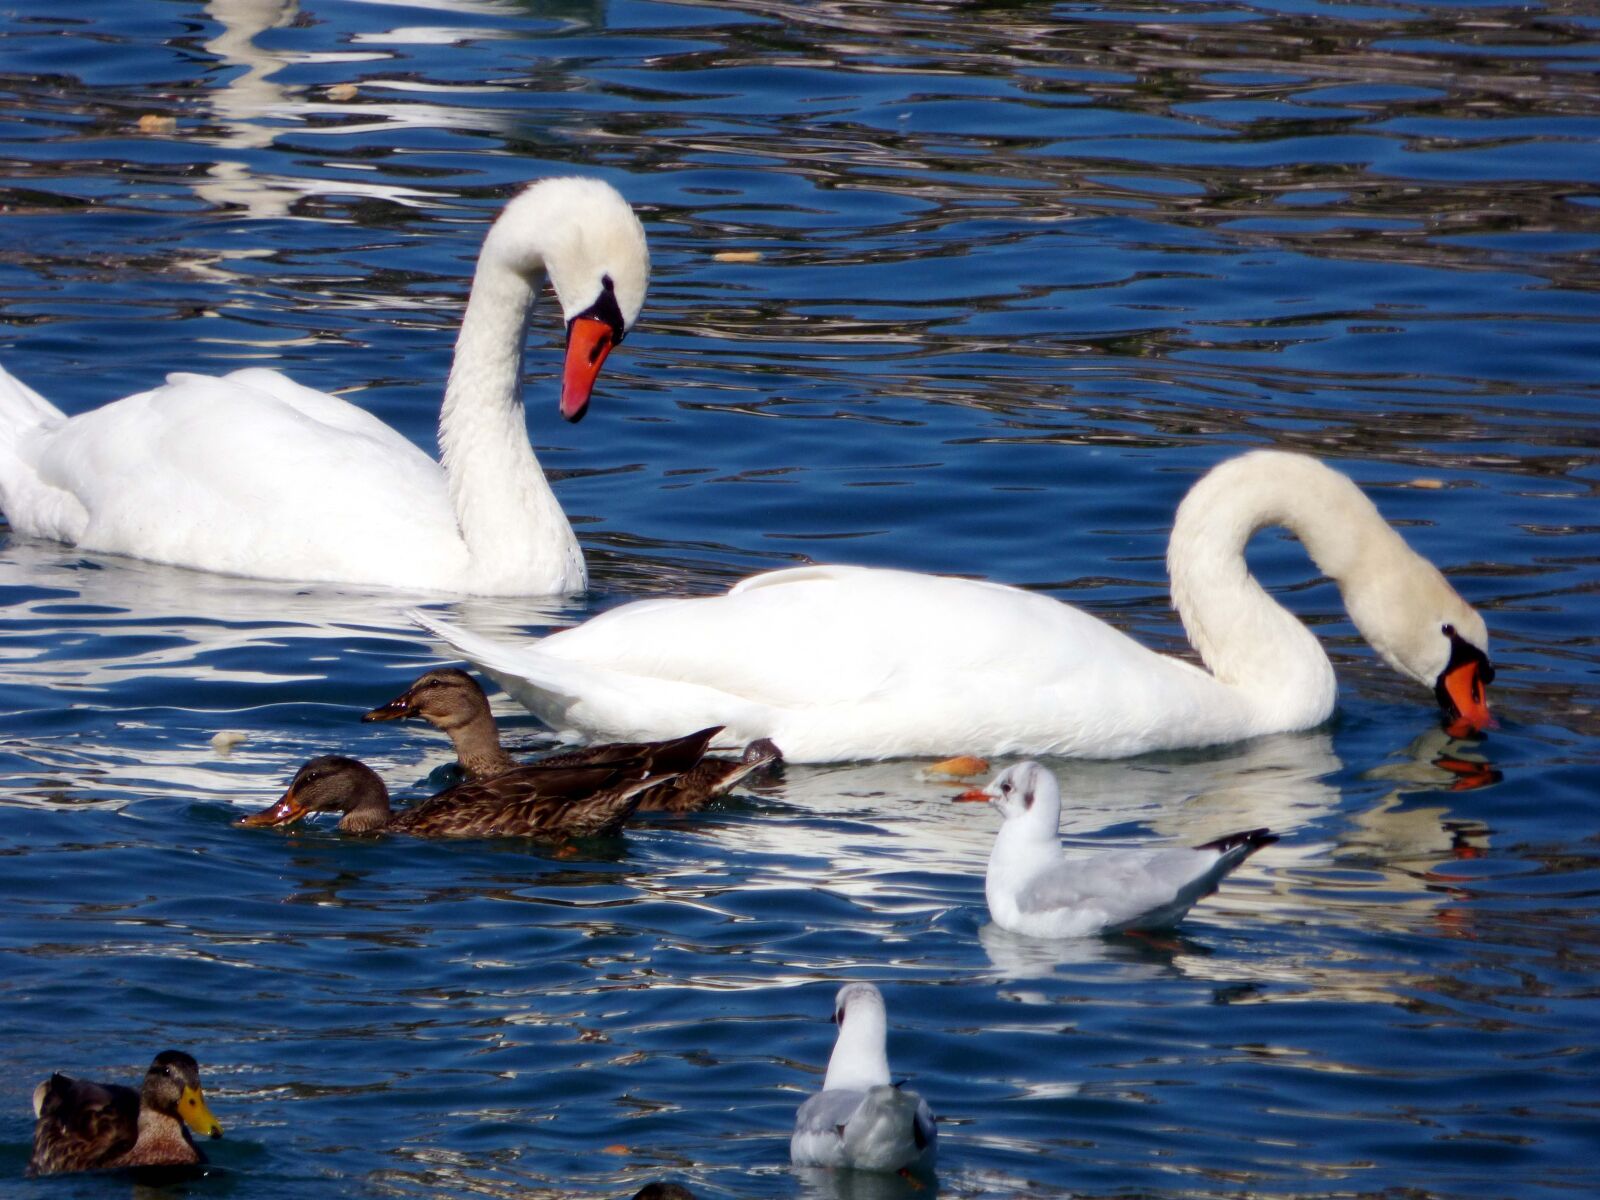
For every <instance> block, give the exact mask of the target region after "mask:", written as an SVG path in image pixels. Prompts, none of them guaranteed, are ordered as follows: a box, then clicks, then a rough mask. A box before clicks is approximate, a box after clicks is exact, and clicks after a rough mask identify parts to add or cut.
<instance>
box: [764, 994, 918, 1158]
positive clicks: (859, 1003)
mask: <svg viewBox="0 0 1600 1200" xmlns="http://www.w3.org/2000/svg"><path fill="white" fill-rule="evenodd" d="M833 1019H834V1020H835V1021H836V1022H837V1023H838V1026H839V1037H838V1040H837V1041H836V1042H835V1043H834V1046H833V1054H832V1056H831V1057H830V1058H829V1059H828V1073H827V1075H826V1076H825V1077H824V1078H823V1081H822V1090H821V1091H820V1092H818V1093H817V1094H816V1095H814V1096H812V1097H811V1098H810V1099H808V1100H807V1101H806V1102H805V1103H804V1104H802V1105H801V1106H800V1111H799V1112H798V1113H796V1114H795V1118H794V1133H793V1134H792V1135H791V1136H790V1138H789V1159H790V1161H791V1162H792V1163H794V1165H795V1166H797V1167H852V1168H855V1169H857V1170H863V1171H900V1170H904V1169H906V1168H908V1167H929V1166H932V1165H933V1161H934V1158H935V1156H936V1155H937V1154H938V1152H939V1131H938V1128H937V1127H936V1126H935V1125H934V1123H933V1113H931V1112H930V1111H929V1110H928V1102H927V1101H926V1100H924V1099H923V1098H922V1097H921V1096H919V1095H917V1094H916V1093H915V1092H912V1091H907V1090H906V1089H905V1088H903V1087H897V1086H896V1085H895V1084H893V1083H891V1082H890V1080H889V1057H888V1046H887V1043H888V1018H887V1015H886V1014H885V1011H884V1006H883V994H882V993H881V992H879V991H878V989H877V988H876V987H874V986H873V985H872V984H870V983H847V984H845V985H844V987H842V988H840V989H839V995H838V997H837V999H836V1000H835V1002H834V1016H833Z"/></svg>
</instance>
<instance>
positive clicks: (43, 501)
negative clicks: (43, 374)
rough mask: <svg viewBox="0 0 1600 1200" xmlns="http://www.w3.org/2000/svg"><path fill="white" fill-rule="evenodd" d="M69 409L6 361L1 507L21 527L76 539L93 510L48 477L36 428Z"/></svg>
mask: <svg viewBox="0 0 1600 1200" xmlns="http://www.w3.org/2000/svg"><path fill="white" fill-rule="evenodd" d="M66 419H67V415H66V414H65V413H64V412H62V411H61V410H60V409H59V408H57V407H56V406H55V405H54V404H51V403H50V401H48V400H46V399H45V398H44V397H43V396H41V395H40V394H39V393H38V392H36V391H34V390H33V389H32V388H31V387H29V386H28V385H27V384H25V383H23V382H22V380H20V379H18V378H17V377H16V376H15V375H12V374H11V373H10V372H9V371H7V370H6V369H5V368H4V367H0V510H3V511H4V512H5V514H6V520H8V521H9V522H11V527H12V528H13V529H15V530H16V531H17V532H18V533H25V534H29V535H31V536H34V537H46V538H54V539H55V540H56V541H59V542H76V541H77V540H78V539H79V538H80V537H81V536H82V535H83V531H84V527H85V526H86V525H87V524H88V521H89V513H88V510H87V509H85V508H84V506H83V502H82V501H80V500H79V499H78V497H77V496H76V495H74V494H73V493H71V492H69V491H66V490H65V489H63V488H60V487H57V486H55V485H53V484H50V483H47V482H45V480H44V479H42V478H41V477H40V475H39V471H38V468H37V467H36V466H35V463H36V462H37V456H38V452H39V445H38V444H37V443H36V442H35V440H34V438H33V436H32V435H33V434H34V433H35V432H41V433H44V432H47V431H49V430H52V429H54V428H55V427H57V426H59V425H62V424H64V423H65V422H66Z"/></svg>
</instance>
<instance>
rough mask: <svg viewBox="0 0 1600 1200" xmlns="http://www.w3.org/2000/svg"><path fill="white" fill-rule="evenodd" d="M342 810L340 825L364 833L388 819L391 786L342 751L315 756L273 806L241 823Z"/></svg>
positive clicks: (289, 822) (257, 823) (285, 820)
mask: <svg viewBox="0 0 1600 1200" xmlns="http://www.w3.org/2000/svg"><path fill="white" fill-rule="evenodd" d="M316 812H341V813H344V814H345V816H344V818H343V819H342V820H341V821H340V822H339V828H341V829H344V830H346V831H349V832H357V833H359V832H362V831H364V830H369V829H377V828H381V827H382V826H383V825H385V824H387V823H388V820H389V815H390V813H389V789H388V788H386V787H384V785H383V780H381V779H379V778H378V776H377V773H376V772H375V771H373V770H372V768H371V767H369V766H367V765H366V764H365V763H361V762H357V761H356V760H355V759H353V758H345V757H344V756H343V755H340V754H324V755H323V756H322V757H321V758H314V759H312V760H311V761H310V762H308V763H306V765H305V766H303V767H301V768H300V769H299V770H298V771H296V772H295V775H294V779H292V780H291V781H290V783H289V788H288V790H287V791H286V792H284V793H283V795H282V796H281V797H280V798H279V800H278V802H277V803H276V804H274V805H272V807H270V808H265V809H262V810H261V811H260V812H258V813H253V814H251V815H250V816H248V817H245V818H244V819H243V820H241V821H240V822H239V824H240V825H249V826H261V825H292V824H294V823H295V822H296V821H298V820H300V818H302V817H304V816H306V815H307V814H309V813H316Z"/></svg>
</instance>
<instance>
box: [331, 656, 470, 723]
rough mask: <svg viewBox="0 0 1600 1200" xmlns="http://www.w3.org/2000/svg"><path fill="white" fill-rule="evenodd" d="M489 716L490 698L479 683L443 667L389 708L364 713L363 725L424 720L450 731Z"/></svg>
mask: <svg viewBox="0 0 1600 1200" xmlns="http://www.w3.org/2000/svg"><path fill="white" fill-rule="evenodd" d="M487 716H489V698H488V697H487V696H485V695H484V693H483V688H482V687H480V686H479V685H478V681H477V680H476V679H474V678H473V677H472V676H471V675H468V674H467V673H466V672H465V671H462V670H458V669H457V668H455V667H440V668H439V669H438V670H435V671H429V672H428V673H427V674H426V675H423V676H421V677H420V678H419V679H417V680H416V681H415V682H414V683H413V684H412V685H411V686H410V687H408V688H407V689H406V690H405V691H404V692H402V693H401V694H400V695H398V696H396V697H395V698H394V699H393V700H391V701H389V702H388V703H387V704H380V705H379V706H378V707H377V708H374V709H372V710H371V711H370V712H367V713H364V714H363V715H362V717H361V719H362V720H363V721H402V720H404V719H405V718H407V717H420V718H421V719H422V720H424V721H426V722H428V724H430V725H432V726H433V727H434V728H435V729H443V730H445V731H447V732H448V731H449V730H452V729H456V728H459V727H460V726H462V725H468V724H471V723H472V722H474V721H479V720H482V719H483V718H484V717H487Z"/></svg>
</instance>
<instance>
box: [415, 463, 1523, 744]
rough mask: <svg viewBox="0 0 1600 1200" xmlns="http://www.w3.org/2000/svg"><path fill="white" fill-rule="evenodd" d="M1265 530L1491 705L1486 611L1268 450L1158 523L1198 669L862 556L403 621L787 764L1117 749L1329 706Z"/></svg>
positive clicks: (1450, 699)
mask: <svg viewBox="0 0 1600 1200" xmlns="http://www.w3.org/2000/svg"><path fill="white" fill-rule="evenodd" d="M1267 525H1284V526H1286V527H1287V528H1289V529H1290V530H1291V531H1293V532H1294V533H1295V534H1297V535H1298V536H1299V537H1300V539H1301V541H1302V542H1303V543H1304V544H1305V546H1306V548H1307V550H1308V551H1309V552H1310V553H1311V556H1312V558H1313V559H1314V560H1315V561H1316V563H1317V565H1318V566H1319V567H1320V568H1321V569H1322V570H1323V571H1325V572H1326V573H1327V574H1328V575H1330V576H1331V577H1332V578H1333V579H1334V580H1335V581H1336V582H1337V583H1338V584H1339V588H1340V590H1341V592H1342V594H1343V596H1344V600H1345V604H1346V606H1347V608H1348V609H1349V611H1350V615H1351V617H1352V618H1353V620H1354V621H1355V623H1356V626H1357V627H1358V628H1359V629H1360V630H1361V632H1362V634H1363V635H1364V636H1365V637H1366V638H1367V640H1368V641H1369V642H1371V643H1372V645H1373V646H1374V647H1375V648H1376V649H1377V651H1378V652H1379V654H1380V655H1382V656H1383V658H1384V660H1385V661H1387V662H1388V663H1389V664H1390V665H1391V666H1392V667H1394V668H1395V669H1396V670H1397V671H1399V672H1400V673H1401V674H1403V675H1406V676H1408V677H1410V678H1412V679H1414V680H1416V681H1417V682H1419V683H1422V684H1423V685H1424V686H1426V687H1429V688H1432V689H1434V691H1435V694H1436V697H1437V698H1438V700H1439V703H1440V706H1441V708H1442V709H1443V710H1444V713H1445V717H1446V720H1447V722H1448V723H1449V725H1450V728H1451V729H1452V731H1453V732H1455V733H1457V734H1464V733H1467V732H1471V731H1474V730H1481V729H1483V728H1485V727H1486V726H1487V725H1488V724H1489V723H1490V717H1489V710H1488V705H1487V700H1486V697H1485V692H1484V689H1485V687H1486V685H1487V684H1488V683H1490V682H1491V681H1492V679H1493V669H1492V668H1491V667H1490V665H1489V661H1488V658H1487V650H1488V630H1487V628H1486V627H1485V625H1484V622H1483V618H1482V617H1480V616H1479V615H1478V614H1477V613H1476V612H1475V611H1473V609H1472V608H1471V607H1469V606H1468V605H1467V603H1466V602H1465V601H1463V600H1462V599H1461V597H1460V596H1458V595H1457V594H1456V592H1455V590H1454V589H1453V588H1451V586H1450V585H1449V583H1447V582H1446V581H1445V578H1444V576H1443V575H1441V574H1440V573H1439V571H1438V570H1437V569H1436V568H1435V567H1434V566H1433V565H1432V564H1431V563H1429V562H1428V561H1427V560H1426V559H1424V558H1422V557H1421V556H1420V555H1418V554H1417V553H1416V552H1415V551H1413V550H1411V549H1410V547H1408V546H1407V545H1406V544H1405V542H1404V541H1403V540H1402V539H1401V537H1400V536H1399V534H1397V533H1395V531H1394V530H1393V529H1391V528H1390V527H1389V525H1388V524H1387V523H1386V522H1385V521H1384V520H1383V518H1382V517H1381V516H1380V515H1379V513H1378V510H1377V509H1376V508H1375V507H1374V506H1373V504H1372V502H1371V501H1370V500H1368V499H1367V498H1366V496H1364V495H1363V494H1362V493H1361V490H1360V489H1359V488H1357V487H1356V485H1355V484H1353V483H1352V482H1351V481H1350V480H1349V479H1348V478H1346V477H1345V476H1343V475H1341V474H1339V473H1338V472H1337V471H1334V470H1332V469H1330V468H1329V467H1326V466H1324V465H1322V464H1321V463H1319V462H1317V461H1316V460H1314V459H1311V458H1307V457H1305V456H1303V455H1298V454H1287V453H1282V452H1277V451H1256V452H1254V453H1250V454H1245V455H1242V456H1240V457H1238V458H1235V459H1233V460H1231V461H1229V462H1225V463H1223V464H1221V465H1220V466H1218V467H1216V468H1215V469H1213V470H1212V471H1211V472H1209V473H1208V474H1207V475H1206V476H1205V477H1204V478H1202V479H1201V480H1200V481H1199V482H1197V483H1196V484H1195V485H1194V487H1193V488H1192V489H1191V490H1190V492H1189V495H1188V496H1187V497H1186V498H1185V499H1184V501H1183V503H1182V504H1181V505H1180V506H1179V509H1178V515H1177V519H1176V521H1175V523H1174V525H1173V531H1172V538H1171V542H1170V549H1169V552H1168V568H1169V572H1170V575H1171V579H1172V598H1173V604H1174V606H1175V607H1176V608H1177V610H1178V613H1179V615H1180V616H1181V618H1182V620H1183V624H1184V628H1185V629H1186V630H1187V631H1188V633H1189V636H1190V639H1191V641H1192V642H1193V643H1194V646H1195V648H1196V649H1197V650H1198V651H1199V652H1200V656H1201V658H1202V659H1204V661H1205V663H1206V665H1207V667H1209V668H1210V669H1209V670H1204V669H1201V668H1200V667H1197V666H1195V665H1193V664H1192V663H1188V662H1185V661H1183V660H1182V659H1176V658H1169V657H1167V656H1165V655H1161V654H1157V653H1155V652H1154V651H1152V650H1148V649H1146V648H1145V647H1143V646H1141V645H1139V643H1137V642H1135V641H1134V640H1133V639H1131V638H1129V637H1128V636H1127V635H1125V634H1123V633H1121V632H1120V631H1118V630H1116V629H1114V628H1112V627H1111V626H1110V625H1107V624H1105V623H1104V622H1102V621H1100V620H1097V619H1096V618H1094V617H1091V616H1089V615H1088V614H1086V613H1084V612H1082V611H1081V610H1079V609H1076V608H1073V607H1072V606H1070V605H1067V604H1062V603H1060V602H1059V601H1057V600H1053V599H1051V598H1050V597H1048V596H1043V595H1040V594H1038V593H1034V592H1027V591H1022V590H1020V589H1018V588H1012V587H1005V586H1002V585H1000V584H993V583H983V582H975V581H971V580H964V579H951V578H946V577H943V576H935V575H921V574H915V573H912V572H908V571H893V570H877V569H873V568H868V567H845V566H823V567H799V568H795V569H793V570H787V571H775V572H772V573H770V574H766V575H757V576H755V577H753V578H750V579H746V580H744V581H743V582H741V583H739V584H737V585H736V586H735V587H734V588H733V589H732V590H731V591H729V592H728V593H726V594H725V595H721V596H711V597H703V598H697V599H688V600H650V601H641V602H638V603H635V604H629V605H624V606H623V607H621V608H616V609H612V610H611V611H609V612H606V613H603V614H601V615H600V616H598V617H595V618H594V619H593V620H590V621H588V622H586V623H584V624H582V625H579V626H577V627H576V628H574V629H568V630H564V631H562V632H560V633H557V634H554V635H552V636H550V637H547V638H544V639H543V640H541V641H538V642H535V643H533V644H532V645H526V646H510V645H506V644H503V643H499V642H495V641H491V640H490V639H487V638H482V637H479V636H476V635H474V634H472V633H470V632H468V631H465V630H461V629H458V628H455V627H453V626H449V625H446V624H444V623H443V622H440V621H437V620H435V619H433V618H431V617H426V616H422V615H421V614H418V620H419V621H420V623H422V624H423V625H424V626H425V627H426V628H428V629H430V630H432V631H433V632H434V633H436V634H437V635H438V636H439V637H441V638H442V639H444V640H445V641H446V642H448V643H449V644H450V645H452V646H454V647H455V648H456V649H457V650H458V651H460V652H461V654H462V655H463V656H464V657H466V658H468V659H470V660H471V661H473V662H474V663H476V664H477V665H478V666H479V667H480V668H482V669H483V670H484V671H485V672H486V673H487V674H489V675H490V676H492V677H493V678H495V679H496V680H498V681H499V682H500V683H501V685H502V686H504V687H505V688H506V690H507V691H508V692H510V693H511V694H512V695H513V696H515V697H516V698H517V699H518V700H520V701H522V703H523V704H525V705H527V707H528V708H530V709H532V710H533V712H535V713H536V714H538V715H539V716H540V717H541V718H543V719H544V720H545V721H546V722H547V723H549V724H550V725H552V726H553V727H555V728H557V729H562V730H571V729H576V730H580V731H583V732H586V733H589V734H592V735H595V736H601V737H608V738H622V739H633V738H647V737H659V736H663V735H664V733H665V732H667V731H670V730H679V729H687V728H692V727H694V726H696V725H709V724H720V725H722V726H724V727H725V733H724V735H723V736H724V737H725V738H727V739H728V740H730V741H731V742H734V743H736V744H743V742H745V741H748V740H750V739H753V738H756V737H766V738H770V739H771V740H772V741H774V742H775V743H777V746H778V748H779V749H780V750H781V751H782V752H783V754H784V756H785V757H786V758H788V759H789V760H790V761H795V762H821V761H842V760H849V759H870V758H893V757H902V756H919V755H944V754H949V753H953V752H955V751H958V750H959V751H963V752H968V753H976V754H986V755H1013V754H1015V755H1028V756H1042V755H1065V756H1075V757H1084V758H1121V757H1126V756H1128V755H1133V754H1142V753H1146V752H1149V751H1155V750H1170V749H1178V748H1183V747H1193V746H1207V745H1216V744H1221V743H1225V742H1233V741H1238V740H1241V739H1244V738H1249V737H1255V736H1258V735H1261V734H1266V733H1277V732H1284V731H1288V730H1296V729H1307V728H1310V727H1312V726H1314V725H1317V724H1320V723H1321V722H1322V721H1324V720H1326V719H1327V718H1328V717H1329V716H1330V715H1331V714H1332V712H1333V707H1334V701H1335V682H1334V676H1333V668H1332V666H1331V664H1330V663H1329V661H1328V656H1327V654H1326V652H1324V650H1323V649H1322V646H1321V643H1319V642H1318V640H1317V638H1316V637H1315V635H1313V634H1312V633H1311V631H1310V630H1308V629H1307V628H1306V627H1305V626H1304V625H1302V624H1301V623H1300V621H1299V620H1298V619H1297V618H1296V617H1294V616H1293V615H1292V614H1291V613H1289V612H1288V610H1286V609H1285V608H1283V607H1282V605H1280V604H1279V603H1278V602H1277V601H1276V600H1274V599H1273V598H1272V597H1271V596H1269V595H1268V594H1267V592H1266V590H1265V589H1263V588H1262V587H1261V585H1260V584H1259V583H1257V582H1256V580H1255V579H1254V578H1253V577H1252V576H1251V575H1250V571H1249V568H1248V566H1247V564H1246V562H1245V558H1244V549H1245V544H1246V543H1247V542H1248V541H1249V539H1250V536H1251V535H1252V534H1253V533H1254V532H1255V531H1256V530H1258V529H1261V528H1263V527H1264V526H1267Z"/></svg>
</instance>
